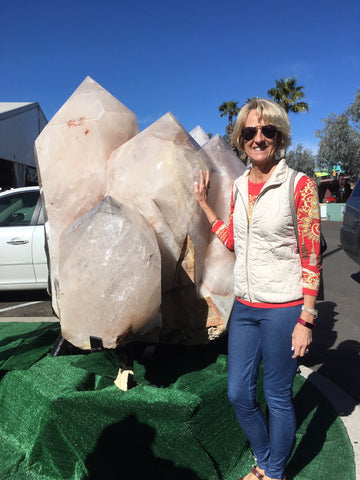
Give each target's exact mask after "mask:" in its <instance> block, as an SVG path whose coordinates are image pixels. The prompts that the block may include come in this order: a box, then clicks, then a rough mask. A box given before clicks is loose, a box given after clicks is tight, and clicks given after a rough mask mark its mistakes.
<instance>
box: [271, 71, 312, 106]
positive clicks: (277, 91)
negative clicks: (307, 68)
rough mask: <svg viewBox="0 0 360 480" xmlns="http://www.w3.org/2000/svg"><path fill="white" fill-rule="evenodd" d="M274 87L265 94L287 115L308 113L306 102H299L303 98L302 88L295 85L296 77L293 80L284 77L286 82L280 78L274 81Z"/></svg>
mask: <svg viewBox="0 0 360 480" xmlns="http://www.w3.org/2000/svg"><path fill="white" fill-rule="evenodd" d="M275 83H276V87H274V88H270V90H268V92H267V94H268V96H269V97H272V99H273V100H274V102H276V103H279V104H280V105H281V106H282V107H283V108H284V110H285V111H286V112H287V113H289V112H293V113H299V112H304V111H307V112H308V111H309V105H308V104H307V103H306V102H301V101H299V100H300V99H301V98H304V97H305V94H304V92H303V91H302V90H303V88H304V87H303V86H299V85H296V76H295V77H294V78H290V77H286V80H283V79H282V78H280V80H275Z"/></svg>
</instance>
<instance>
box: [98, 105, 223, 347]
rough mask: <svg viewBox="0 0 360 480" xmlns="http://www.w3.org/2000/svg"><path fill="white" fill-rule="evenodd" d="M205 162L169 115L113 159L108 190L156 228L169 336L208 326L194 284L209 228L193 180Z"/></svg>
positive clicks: (165, 327) (197, 282)
mask: <svg viewBox="0 0 360 480" xmlns="http://www.w3.org/2000/svg"><path fill="white" fill-rule="evenodd" d="M205 160H206V153H205V152H204V151H202V150H201V149H200V147H199V145H198V144H197V143H196V142H195V141H194V139H193V138H192V137H191V136H190V135H189V134H188V132H186V130H185V129H184V128H183V127H182V126H181V125H180V123H179V122H178V121H177V120H176V119H175V117H174V116H173V115H172V114H171V113H167V114H166V115H164V116H163V117H161V118H160V119H159V120H158V121H156V122H155V123H153V124H152V125H150V127H148V128H147V129H145V130H144V131H142V132H141V133H139V134H138V135H137V136H136V137H134V138H132V139H131V140H129V141H128V142H126V143H125V144H124V145H122V146H121V147H119V148H118V149H117V150H115V151H114V152H113V154H112V155H111V157H110V160H109V167H108V185H107V194H109V195H111V196H113V197H114V198H116V199H117V200H119V201H120V202H122V203H125V204H127V205H130V206H131V207H132V208H134V209H135V210H138V211H139V212H140V213H141V214H142V215H144V217H145V218H147V219H148V221H149V222H150V224H151V225H152V226H153V228H154V230H155V232H156V236H157V240H158V243H159V247H160V252H161V259H162V260H161V261H162V290H163V301H162V315H163V328H162V336H163V337H166V338H168V337H167V333H168V332H170V331H171V332H173V331H174V330H176V331H177V332H178V333H177V335H178V336H179V337H180V336H184V335H187V336H191V332H194V331H196V334H199V331H200V330H204V328H203V327H204V325H206V318H207V310H208V306H207V304H206V301H204V300H203V299H200V298H198V297H197V295H196V287H197V286H199V285H200V280H201V271H202V268H203V264H204V261H205V252H206V247H207V233H206V232H207V231H208V229H209V227H208V224H207V223H206V221H205V218H204V215H203V213H202V212H201V211H200V209H199V206H198V204H197V202H196V200H195V196H194V179H195V178H197V177H198V175H199V170H200V169H202V170H204V169H206V168H207V167H206V164H205V163H204V161H205ZM185 292H186V293H185ZM185 308H186V312H185V310H184V309H185ZM221 323H223V322H221ZM180 332H182V333H180Z"/></svg>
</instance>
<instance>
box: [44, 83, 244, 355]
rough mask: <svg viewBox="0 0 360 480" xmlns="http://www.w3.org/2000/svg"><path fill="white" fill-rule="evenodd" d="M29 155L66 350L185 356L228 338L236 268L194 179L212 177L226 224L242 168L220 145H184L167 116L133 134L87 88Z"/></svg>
mask: <svg viewBox="0 0 360 480" xmlns="http://www.w3.org/2000/svg"><path fill="white" fill-rule="evenodd" d="M196 138H197V139H198V141H196ZM198 142H200V143H201V144H202V146H200V145H199V143H198ZM35 151H36V157H37V166H38V172H39V178H40V186H41V192H42V199H43V204H44V208H45V212H46V237H47V249H48V253H49V267H50V278H51V290H52V298H53V308H54V311H55V312H56V314H57V315H58V316H59V319H60V323H61V332H62V335H63V337H64V338H65V339H66V340H68V341H69V342H71V343H72V344H73V345H75V346H77V347H79V348H82V349H88V348H89V345H90V337H97V338H101V340H102V343H103V345H104V347H105V348H115V347H117V346H119V345H122V344H125V343H128V342H131V341H137V340H143V341H162V342H167V343H188V344H194V343H204V342H207V341H209V339H213V338H217V337H218V336H220V335H221V334H222V333H223V332H224V331H225V329H226V326H227V321H228V318H229V315H230V312H231V308H232V304H233V301H234V293H233V287H232V282H233V276H232V269H233V264H234V256H233V254H232V253H231V252H229V251H227V250H226V248H225V247H224V246H223V245H222V243H221V242H220V241H219V240H218V239H217V238H216V237H215V236H214V235H212V234H211V232H210V228H209V224H208V222H207V220H206V218H205V216H204V214H203V213H202V211H201V209H200V208H199V206H198V204H197V202H196V200H195V197H194V189H193V185H194V181H195V180H198V176H199V170H202V171H205V170H206V169H208V170H210V172H211V189H210V196H209V203H210V205H212V206H213V208H214V210H215V211H216V212H217V213H218V215H219V216H221V217H222V218H223V219H224V220H225V221H226V220H227V217H228V215H229V206H230V194H231V186H232V183H233V181H234V180H235V178H237V177H238V176H239V175H240V174H241V173H242V172H243V170H244V168H245V167H244V165H243V164H242V162H241V161H240V160H239V159H238V157H237V156H236V155H235V154H234V152H233V151H232V150H231V149H230V148H229V147H228V145H227V144H226V143H225V142H224V141H223V140H222V139H221V138H220V137H219V136H218V135H216V136H215V137H214V138H212V139H211V140H209V137H208V136H207V135H206V134H205V132H204V131H203V130H202V129H201V127H196V129H194V130H193V131H192V132H191V133H188V132H187V131H186V130H185V129H184V128H183V127H182V126H181V125H180V123H179V122H178V121H177V120H176V118H175V117H174V116H173V115H172V114H171V113H167V114H166V115H164V116H163V117H161V118H160V119H159V120H157V121H156V122H154V123H153V124H152V125H150V126H149V127H148V128H147V129H145V130H143V131H142V132H139V129H138V124H137V120H136V117H135V115H134V114H133V113H132V112H131V111H130V110H129V109H128V108H127V107H125V106H124V105H123V104H122V103H120V102H119V101H118V100H116V99H115V98H114V97H113V96H112V95H110V94H109V93H108V92H107V91H106V90H104V89H103V88H102V87H101V86H100V85H98V84H97V83H96V82H95V81H94V80H92V79H91V78H89V77H87V78H86V79H85V80H84V82H83V83H82V84H81V85H80V86H79V87H78V89H77V90H76V91H75V92H74V93H73V95H72V96H71V97H70V98H69V100H68V101H67V102H66V103H65V104H64V105H63V107H62V108H61V109H60V110H59V111H58V112H57V114H56V115H55V116H54V117H53V119H52V120H51V121H50V122H49V124H48V125H47V126H46V128H45V129H44V130H43V131H42V132H41V134H40V135H39V137H38V138H37V140H36V143H35Z"/></svg>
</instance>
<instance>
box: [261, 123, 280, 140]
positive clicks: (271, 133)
mask: <svg viewBox="0 0 360 480" xmlns="http://www.w3.org/2000/svg"><path fill="white" fill-rule="evenodd" d="M277 131H278V130H277V128H276V127H274V125H265V126H264V127H262V129H261V132H262V134H263V135H264V137H266V138H274V137H275V136H276V134H277Z"/></svg>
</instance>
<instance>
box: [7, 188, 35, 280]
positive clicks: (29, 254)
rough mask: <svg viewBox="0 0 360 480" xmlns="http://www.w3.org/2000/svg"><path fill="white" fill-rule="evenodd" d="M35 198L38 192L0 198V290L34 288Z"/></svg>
mask: <svg viewBox="0 0 360 480" xmlns="http://www.w3.org/2000/svg"><path fill="white" fill-rule="evenodd" d="M39 197H40V193H39V190H28V191H19V192H14V193H9V194H8V195H5V196H2V197H1V198H0V288H10V287H13V288H14V289H16V288H24V287H26V286H29V287H30V288H31V285H35V284H36V275H35V270H34V265H33V239H34V234H35V232H36V228H37V224H36V223H37V218H38V217H39V208H40V207H41V206H40V199H39ZM37 207H38V208H37ZM34 217H37V218H36V221H34ZM40 228H41V227H40Z"/></svg>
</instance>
